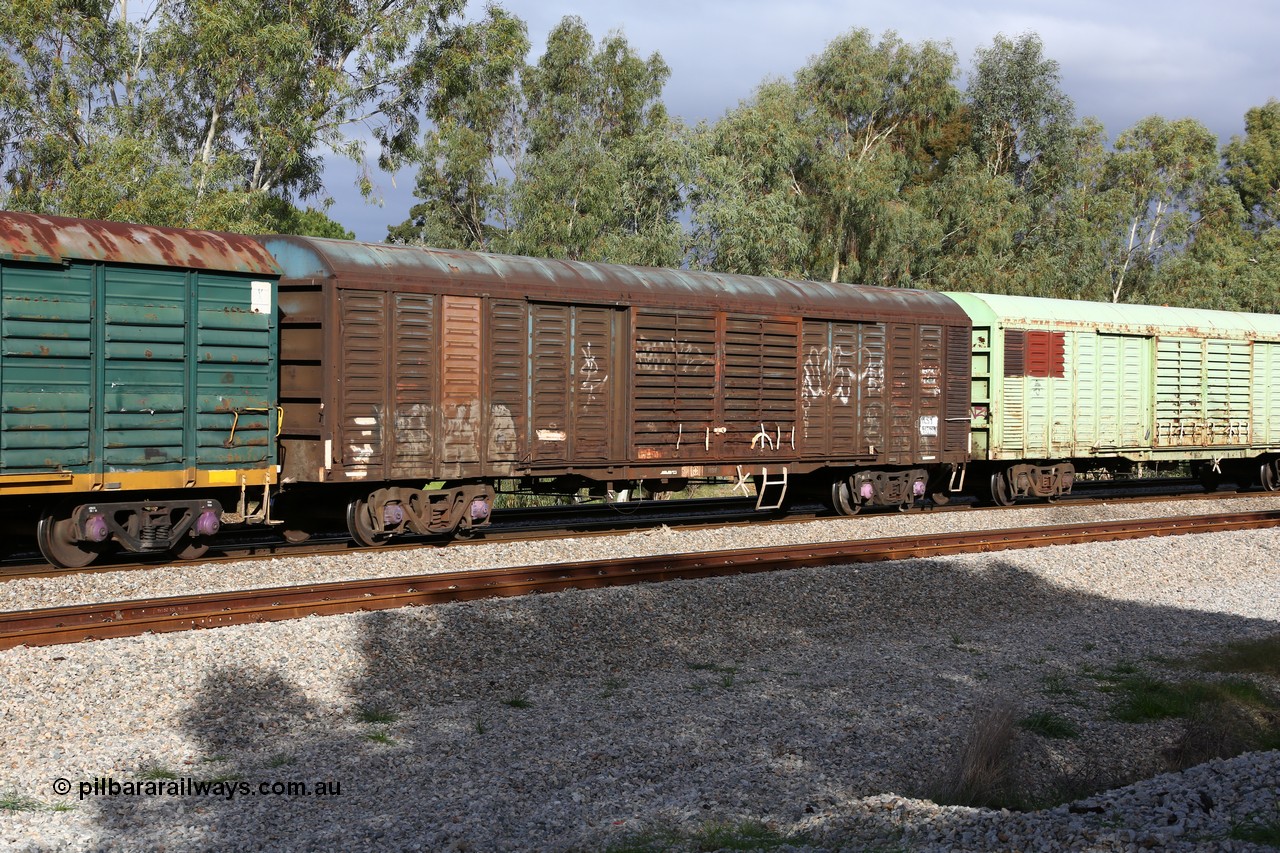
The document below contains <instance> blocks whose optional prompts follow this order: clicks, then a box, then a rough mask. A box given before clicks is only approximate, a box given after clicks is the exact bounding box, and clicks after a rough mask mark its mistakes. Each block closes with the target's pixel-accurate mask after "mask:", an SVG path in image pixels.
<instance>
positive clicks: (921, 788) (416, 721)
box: [95, 545, 1280, 850]
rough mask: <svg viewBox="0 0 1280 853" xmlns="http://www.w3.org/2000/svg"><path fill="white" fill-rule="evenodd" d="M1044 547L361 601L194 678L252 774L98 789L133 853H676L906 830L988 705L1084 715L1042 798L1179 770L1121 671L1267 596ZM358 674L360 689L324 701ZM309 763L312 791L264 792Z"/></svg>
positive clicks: (1268, 626) (208, 719) (1030, 761)
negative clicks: (1078, 584) (1050, 561)
mask: <svg viewBox="0 0 1280 853" xmlns="http://www.w3.org/2000/svg"><path fill="white" fill-rule="evenodd" d="M1251 547H1257V548H1262V547H1263V546H1262V545H1253V546H1251ZM1064 553H1065V552H1064ZM1033 559H1039V560H1043V559H1044V558H1043V557H1031V556H1025V557H1017V558H1009V557H1007V556H1002V557H1000V558H983V559H971V560H965V561H959V562H951V561H941V560H916V561H910V562H905V563H895V564H881V565H867V566H856V567H846V568H836V569H824V570H811V571H798V572H791V573H781V574H771V575H756V576H750V577H742V578H736V579H721V580H709V581H691V582H679V583H674V584H667V585H663V586H656V585H653V586H634V587H627V588H620V589H610V590H603V591H592V592H570V593H564V594H557V595H544V596H535V597H531V598H525V599H516V600H494V601H487V602H475V603H467V604H458V605H450V606H444V607H434V608H415V609H409V610H401V611H391V612H381V613H375V614H365V615H362V616H360V617H357V618H356V621H355V625H356V628H355V634H354V635H353V634H352V633H351V629H350V625H351V623H350V622H349V621H347V620H345V619H332V620H323V621H318V620H309V621H308V623H307V625H308V628H307V629H306V630H305V631H302V630H300V629H298V627H297V626H298V625H299V624H300V623H293V626H292V627H276V628H273V629H271V630H272V631H275V630H278V631H282V632H285V633H287V634H288V636H289V637H290V638H291V639H289V640H288V642H297V640H295V639H292V638H294V637H298V636H301V637H307V638H310V640H309V642H311V643H313V644H319V646H321V647H323V648H312V649H310V650H307V649H292V648H290V649H286V648H285V647H284V646H283V645H280V646H279V647H273V645H272V644H271V643H265V642H264V643H263V647H262V648H261V649H260V650H258V652H257V653H256V659H258V660H260V665H255V666H253V667H251V668H231V667H223V668H218V669H213V670H211V671H205V672H200V673H193V679H194V681H195V684H196V685H197V686H196V687H195V689H194V692H193V699H192V701H191V703H190V706H189V709H188V711H187V714H186V719H185V734H186V735H188V736H189V737H190V738H191V739H193V740H194V741H195V742H197V743H199V744H200V745H201V747H202V749H203V751H204V761H203V762H202V763H201V764H200V765H199V766H197V767H195V768H194V769H191V773H192V774H193V775H195V776H199V777H201V778H202V779H203V780H204V781H205V782H212V781H223V782H226V783H236V784H238V783H242V782H243V783H245V785H248V786H251V787H252V789H253V792H252V793H245V792H244V791H241V792H240V793H236V794H234V795H230V796H223V797H218V796H188V797H171V798H150V799H140V798H138V799H130V798H109V799H108V798H103V799H99V800H97V801H96V803H95V807H100V808H101V809H102V812H101V814H100V815H99V817H100V819H101V822H102V825H103V827H104V829H108V830H109V831H110V833H111V834H112V835H113V836H114V838H115V842H114V843H117V844H119V845H121V846H122V847H139V848H143V847H149V846H151V845H152V842H153V841H154V840H155V839H157V838H165V837H174V838H178V839H183V838H186V839H188V840H189V841H190V842H191V843H190V844H188V843H185V842H182V843H177V844H175V846H174V847H173V848H172V849H186V848H187V847H192V848H216V849H245V850H248V849H254V850H257V849H326V848H332V849H338V848H342V849H360V848H361V847H363V846H367V847H369V848H372V849H421V850H444V849H457V850H493V849H529V848H544V849H580V850H596V849H602V848H607V847H608V846H610V845H615V849H663V848H665V847H667V846H669V845H672V844H674V843H675V842H676V840H678V839H684V840H686V841H688V840H689V838H691V837H696V835H697V833H698V832H699V831H702V830H703V829H704V828H705V827H707V826H710V825H713V824H715V823H717V822H727V823H729V824H736V823H739V822H741V821H744V820H755V821H759V822H760V823H761V824H762V825H763V826H765V827H767V829H766V832H770V833H774V834H776V835H777V837H779V838H781V837H783V836H788V835H790V834H791V833H800V834H801V837H803V838H807V839H808V840H809V841H810V842H812V843H814V844H818V845H821V844H822V843H823V838H824V832H826V831H827V830H828V829H829V828H831V827H836V826H838V827H841V829H840V831H841V832H849V831H851V829H850V827H853V828H855V829H856V831H857V832H858V833H861V834H864V835H865V836H866V837H867V838H881V837H882V838H883V839H886V840H887V842H891V843H899V841H900V839H901V838H902V835H901V827H899V826H898V825H897V818H895V816H894V814H893V813H892V811H891V810H890V809H887V808H885V807H873V805H872V804H868V803H865V802H860V801H861V800H862V798H866V797H871V796H874V795H879V794H885V793H889V792H892V793H895V794H899V795H903V796H928V795H930V794H931V793H933V792H935V791H937V790H939V786H940V785H943V784H944V783H945V781H946V780H945V777H946V776H947V774H948V772H949V770H948V768H950V767H952V766H954V762H955V760H956V756H957V755H958V754H959V752H960V751H961V750H962V748H963V744H964V741H965V737H966V733H967V732H968V730H969V728H970V725H971V722H972V721H973V720H974V719H975V717H976V716H980V715H981V714H983V713H986V712H987V711H988V710H989V709H990V708H992V707H993V706H1002V707H1006V708H1009V709H1012V712H1013V713H1015V715H1016V716H1017V717H1019V718H1022V717H1025V716H1030V715H1033V714H1037V713H1042V714H1048V715H1053V716H1056V717H1058V718H1061V719H1064V720H1067V721H1069V722H1070V724H1071V725H1072V726H1074V727H1075V728H1076V729H1077V730H1078V736H1076V737H1072V738H1065V737H1064V738H1054V737H1046V736H1043V735H1041V734H1036V733H1033V732H1030V731H1027V730H1026V729H1022V728H1020V729H1019V731H1018V734H1017V739H1018V752H1017V755H1018V759H1017V760H1018V761H1020V762H1021V769H1020V770H1019V771H1018V772H1020V773H1022V774H1024V777H1025V781H1026V782H1027V790H1028V791H1029V792H1031V794H1032V795H1035V796H1040V795H1045V796H1053V795H1054V794H1055V792H1056V793H1058V794H1061V793H1062V792H1063V791H1066V790H1068V788H1066V787H1063V786H1064V785H1075V786H1077V787H1078V788H1079V791H1078V792H1079V793H1081V794H1083V793H1085V792H1086V791H1085V789H1086V788H1089V787H1090V786H1091V785H1104V786H1105V785H1109V784H1113V783H1122V782H1127V781H1130V780H1132V779H1136V778H1140V777H1144V776H1149V775H1151V774H1154V773H1157V772H1159V771H1161V770H1162V769H1163V765H1162V760H1163V759H1162V757H1161V749H1162V748H1163V747H1165V746H1167V745H1168V743H1169V740H1170V738H1171V732H1172V729H1171V728H1170V725H1171V724H1169V723H1153V724H1140V725H1139V724H1133V723H1124V722H1120V721H1118V720H1116V719H1114V718H1113V716H1112V715H1111V713H1110V712H1109V709H1110V708H1111V707H1112V705H1113V704H1114V702H1115V697H1114V695H1112V694H1110V693H1107V692H1106V690H1107V688H1108V685H1109V684H1114V682H1115V676H1116V675H1117V674H1120V673H1135V672H1151V673H1159V672H1163V671H1164V668H1165V667H1166V665H1167V663H1168V660H1169V659H1170V658H1186V657H1187V656H1189V655H1192V654H1193V653H1195V652H1197V651H1198V650H1200V649H1202V648H1205V647H1207V646H1209V645H1211V644H1213V643H1217V642H1221V641H1224V640H1229V639H1235V638H1249V637H1257V636H1260V635H1266V634H1274V633H1275V632H1276V631H1277V630H1280V621H1278V618H1280V617H1277V616H1276V615H1275V614H1268V613H1266V611H1265V606H1266V605H1264V604H1263V603H1262V602H1255V603H1254V613H1255V616H1256V617H1257V618H1251V617H1244V616H1236V615H1228V614H1223V613H1215V612H1206V611H1203V610H1197V609H1191V608H1183V607H1178V606H1165V605H1151V604H1144V603H1140V602H1135V601H1126V600H1122V599H1120V598H1109V597H1105V596H1102V595H1098V594H1093V593H1089V592H1083V591H1079V590H1073V589H1067V588H1065V587H1061V586H1057V585H1055V584H1051V583H1049V582H1046V581H1045V580H1044V579H1043V578H1042V577H1041V576H1039V575H1036V574H1032V573H1030V572H1029V571H1027V570H1025V569H1024V568H1022V562H1023V561H1024V560H1025V561H1030V560H1033ZM1120 570H1121V571H1123V572H1132V571H1134V570H1135V569H1134V567H1132V566H1126V567H1122V569H1120ZM1073 571H1074V569H1073ZM1153 571H1154V570H1153ZM1206 583H1207V581H1206ZM1255 588H1256V587H1255ZM1187 594H1188V595H1189V596H1192V595H1196V593H1195V591H1193V590H1189V591H1188V592H1187ZM1222 594H1223V595H1230V594H1231V590H1226V591H1224V592H1223V593H1222ZM1244 594H1245V593H1243V592H1240V593H1239V595H1244ZM1251 594H1253V593H1251ZM1272 601H1274V599H1272ZM1237 603H1238V602H1237ZM1271 606H1274V605H1271ZM1262 617H1267V618H1262ZM264 631H266V629H264ZM207 636H208V637H209V638H210V641H211V642H216V641H217V640H216V639H215V635H213V634H210V635H207ZM262 636H264V637H272V636H274V635H273V634H272V633H270V632H269V631H267V632H265V633H263V634H262ZM280 642H281V644H283V643H284V642H285V641H284V640H283V639H282V640H281V641H280ZM349 643H354V644H355V647H354V648H351V649H350V651H349V652H347V651H343V650H342V648H341V647H342V646H343V645H344V644H349ZM347 655H354V656H356V657H357V660H356V661H355V662H354V665H351V666H349V667H347V664H346V663H344V661H345V660H346V656H347ZM344 667H347V668H344ZM348 670H349V671H350V672H352V673H355V674H354V676H353V677H351V678H347V679H346V680H345V684H344V685H343V686H344V694H345V699H344V700H342V701H336V702H322V701H320V700H317V699H316V698H313V694H314V692H315V691H314V690H313V689H312V688H310V687H308V686H307V685H311V684H314V683H316V681H317V680H318V679H319V680H323V679H324V678H325V677H326V675H327V674H328V675H331V676H332V677H342V676H341V675H340V673H342V672H346V671H348ZM288 782H302V783H305V784H307V785H308V786H309V791H308V793H307V794H306V795H303V794H302V793H301V792H300V791H294V792H292V793H285V794H283V795H276V794H271V793H266V794H264V793H260V792H259V786H260V785H262V784H264V783H267V784H278V783H288ZM321 782H326V783H327V782H332V783H336V784H337V785H339V786H340V792H338V793H333V792H330V793H326V794H321V795H319V796H317V795H315V788H316V786H317V784H318V783H321ZM1072 790H1074V789H1072ZM946 819H947V818H946V817H945V816H939V817H937V818H936V821H941V822H945V820H946ZM935 825H937V824H935ZM628 845H630V846H628ZM645 845H649V846H648V847H645Z"/></svg>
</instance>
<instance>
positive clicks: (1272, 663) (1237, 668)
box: [1196, 634, 1280, 676]
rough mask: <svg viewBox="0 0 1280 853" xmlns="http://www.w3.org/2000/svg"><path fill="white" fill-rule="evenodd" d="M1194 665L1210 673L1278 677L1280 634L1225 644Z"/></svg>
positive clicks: (1279, 669) (1201, 657)
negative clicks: (1254, 674) (1253, 674)
mask: <svg viewBox="0 0 1280 853" xmlns="http://www.w3.org/2000/svg"><path fill="white" fill-rule="evenodd" d="M1196 665H1197V666H1199V667H1200V669H1202V670H1207V671H1210V672H1236V673H1257V674H1259V675H1277V676H1280V634H1275V635H1272V636H1270V637H1262V638H1261V639H1257V640H1239V641H1236V642H1232V643H1227V644H1226V645H1225V646H1223V648H1221V649H1219V650H1217V651H1211V652H1205V653H1204V654H1202V655H1200V657H1199V658H1197V659H1196Z"/></svg>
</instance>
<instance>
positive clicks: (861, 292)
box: [259, 235, 968, 325]
mask: <svg viewBox="0 0 1280 853" xmlns="http://www.w3.org/2000/svg"><path fill="white" fill-rule="evenodd" d="M259 239H261V240H262V241H263V245H265V246H266V247H267V249H268V250H269V251H270V252H271V254H272V255H274V256H275V258H276V261H277V262H278V263H279V264H280V267H281V268H282V270H283V271H284V278H285V279H293V280H324V279H336V280H339V281H342V282H343V283H345V284H365V285H374V286H378V285H380V284H383V283H388V284H389V283H395V284H397V285H403V284H410V285H412V283H413V282H426V281H431V282H436V283H441V282H455V283H460V284H463V285H465V286H466V287H467V288H469V289H471V290H474V291H476V292H477V294H479V293H490V294H494V295H500V294H501V292H502V290H503V289H506V288H518V291H519V293H520V294H521V295H525V294H527V295H530V296H533V297H535V298H548V299H554V298H560V299H564V298H568V297H570V296H572V297H574V298H586V299H589V300H592V301H616V302H625V303H628V304H644V303H645V302H649V301H652V302H653V303H655V304H662V305H670V304H672V303H674V304H676V305H681V306H688V307H691V308H694V307H696V308H712V307H722V308H729V307H732V308H733V309H734V310H739V311H750V312H758V313H777V312H779V311H788V310H790V311H794V312H797V313H804V312H821V313H823V314H837V315H858V316H867V317H904V318H906V317H908V316H909V317H910V318H911V319H913V320H916V321H919V320H933V321H946V322H955V323H962V324H965V325H968V319H967V317H966V315H965V313H964V312H963V311H962V310H961V309H960V308H959V306H957V305H956V304H955V302H953V301H952V300H950V299H948V298H947V297H945V296H943V295H942V294H940V293H932V292H928V291H920V290H908V289H902V288H885V287H868V286H863V285H853V284H831V283H824V282H813V281H795V280H791V279H779V278H761V277H757V276H746V275H728V274H723V273H709V272H693V271H689V270H678V269H660V268H654V267H631V266H621V265H618V264H602V263H586V262H582V261H563V260H553V259H547V258H526V257H517V256H513V255H494V254H486V253H482V252H464V251H457V250H450V249H429V248H419V247H415V246H398V245H396V246H393V245H387V244H381V243H361V242H356V241H350V240H330V239H324V238H317V237H293V236H287V235H277V236H264V237H261V238H259Z"/></svg>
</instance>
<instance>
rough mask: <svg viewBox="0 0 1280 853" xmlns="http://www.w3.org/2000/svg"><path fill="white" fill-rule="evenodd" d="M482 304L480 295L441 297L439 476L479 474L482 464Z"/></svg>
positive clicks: (484, 419) (483, 426)
mask: <svg viewBox="0 0 1280 853" xmlns="http://www.w3.org/2000/svg"><path fill="white" fill-rule="evenodd" d="M481 307H482V303H481V301H480V300H479V299H475V298H472V297H465V296H445V297H442V299H441V311H440V324H441V328H440V355H439V358H440V436H441V447H440V468H441V470H440V474H439V475H438V476H443V477H466V476H476V475H477V474H479V473H480V472H481V471H482V470H483V468H482V466H481V465H480V462H481V457H480V449H481V446H482V441H481V435H482V432H483V430H484V428H485V426H486V418H485V417H484V413H483V410H482V408H481V405H480V392H481V386H482V384H483V383H482V374H481V364H482V353H483V351H484V349H483V344H482V342H481V334H482V333H481V329H482V328H483V325H484V324H483V315H482V314H481ZM392 343H393V345H394V343H395V342H394V341H393V342H392Z"/></svg>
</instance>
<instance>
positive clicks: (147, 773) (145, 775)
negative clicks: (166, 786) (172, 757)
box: [138, 764, 178, 781]
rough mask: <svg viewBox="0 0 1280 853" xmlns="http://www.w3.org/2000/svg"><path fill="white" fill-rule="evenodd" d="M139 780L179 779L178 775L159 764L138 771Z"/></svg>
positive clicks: (149, 765)
mask: <svg viewBox="0 0 1280 853" xmlns="http://www.w3.org/2000/svg"><path fill="white" fill-rule="evenodd" d="M138 778H139V779H146V780H148V781H152V780H159V779H177V778H178V774H177V773H174V772H173V771H172V770H170V769H169V768H167V767H161V766H160V765H159V764H148V765H146V766H145V767H143V768H142V769H141V770H139V771H138Z"/></svg>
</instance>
